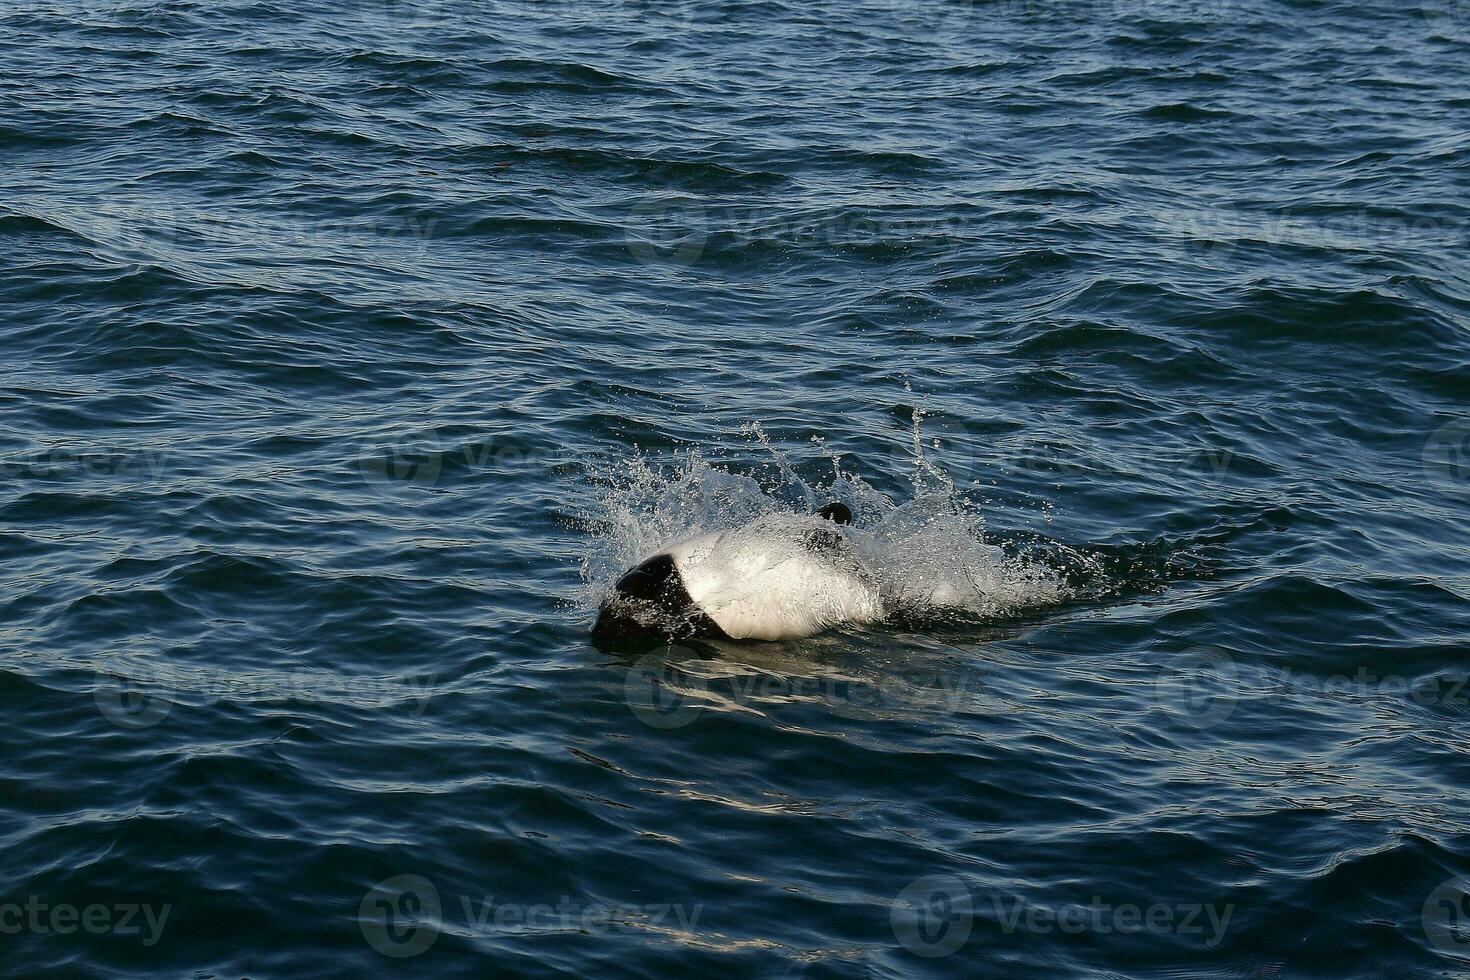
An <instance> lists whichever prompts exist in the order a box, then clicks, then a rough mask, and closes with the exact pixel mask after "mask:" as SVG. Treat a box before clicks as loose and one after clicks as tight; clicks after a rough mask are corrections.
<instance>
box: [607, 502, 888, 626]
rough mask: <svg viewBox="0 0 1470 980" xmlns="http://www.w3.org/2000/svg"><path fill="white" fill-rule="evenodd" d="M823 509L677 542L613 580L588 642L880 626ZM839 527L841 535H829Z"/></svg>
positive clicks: (837, 512)
mask: <svg viewBox="0 0 1470 980" xmlns="http://www.w3.org/2000/svg"><path fill="white" fill-rule="evenodd" d="M851 522H852V511H851V510H849V509H848V508H847V506H846V505H844V504H840V503H831V504H828V505H827V506H826V507H823V508H822V509H821V510H819V511H818V512H817V513H816V515H814V516H812V517H808V518H791V517H771V518H763V519H759V520H756V521H753V522H751V523H750V524H746V525H744V526H742V527H738V528H734V529H732V530H728V531H718V532H713V533H709V534H701V535H698V536H696V537H692V538H687V539H685V540H682V541H677V542H675V543H673V544H671V545H668V546H667V547H664V548H662V549H660V550H659V551H658V552H657V553H655V554H653V555H651V556H650V557H648V558H646V559H644V560H643V561H642V562H640V563H639V564H638V565H637V566H635V567H634V568H633V569H632V570H631V571H629V572H627V573H626V574H625V575H623V577H622V578H620V579H618V581H617V584H616V585H615V586H613V590H612V593H611V594H610V595H609V596H608V597H607V600H606V601H605V602H603V604H602V608H601V609H600V610H599V611H598V615H597V622H596V624H595V625H594V626H593V627H592V638H593V640H594V641H596V642H599V643H611V642H616V641H618V640H625V639H630V638H634V637H639V636H647V635H650V634H653V635H661V636H665V637H668V638H671V639H686V638H690V639H726V640H783V639H792V638H795V637H802V636H810V635H812V634H813V633H817V632H820V631H821V630H824V629H827V628H829V627H832V626H837V625H842V624H854V625H862V624H866V623H873V622H876V621H878V620H880V619H882V618H883V602H882V597H881V595H880V593H879V589H878V584H877V582H876V580H875V579H874V577H873V576H872V574H871V573H870V572H869V570H868V568H867V566H866V564H865V562H864V561H863V559H862V556H861V554H860V552H859V551H858V549H857V547H856V546H855V545H854V544H853V542H852V540H851V539H850V538H849V537H848V536H847V534H846V533H844V531H843V530H840V529H839V527H840V526H841V525H847V524H850V523H851ZM834 525H838V526H839V527H834Z"/></svg>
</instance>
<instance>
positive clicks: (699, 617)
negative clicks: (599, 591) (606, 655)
mask: <svg viewBox="0 0 1470 980" xmlns="http://www.w3.org/2000/svg"><path fill="white" fill-rule="evenodd" d="M649 634H656V635H663V636H668V637H671V638H673V639H684V638H689V637H699V638H708V639H729V637H728V636H726V635H725V631H724V630H722V629H720V628H719V626H717V625H715V621H714V620H713V619H710V618H709V616H707V615H705V613H704V610H702V609H700V608H699V607H698V606H696V605H695V604H694V600H693V599H692V598H690V596H689V590H688V589H687V588H685V587H684V580H683V579H682V578H680V577H679V569H678V568H677V567H676V566H675V565H674V558H673V556H672V555H667V554H660V555H654V556H653V557H652V558H649V559H648V560H647V561H645V562H643V563H642V564H640V565H638V566H637V567H636V568H634V569H632V570H631V571H629V572H628V573H627V574H626V575H624V576H623V577H622V578H620V579H618V582H617V584H616V585H614V586H613V591H612V595H610V596H608V597H607V600H606V601H605V602H603V604H602V608H601V609H599V610H598V611H597V622H596V623H595V624H594V625H593V627H592V641H593V642H594V643H597V644H601V645H606V644H612V643H618V642H620V641H624V640H632V639H639V638H642V637H645V636H647V635H649Z"/></svg>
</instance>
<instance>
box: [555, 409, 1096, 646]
mask: <svg viewBox="0 0 1470 980" xmlns="http://www.w3.org/2000/svg"><path fill="white" fill-rule="evenodd" d="M923 418H924V416H923V413H922V412H920V411H918V410H915V412H914V421H913V432H912V438H911V439H910V441H909V452H910V454H911V459H910V460H909V461H908V463H909V465H908V466H907V471H908V484H909V486H908V490H909V494H908V499H906V500H898V501H896V500H894V499H893V498H891V497H890V496H889V495H887V494H885V493H883V492H881V491H879V490H877V489H876V488H874V487H873V486H872V485H871V484H869V483H868V482H867V481H865V480H864V479H863V478H862V477H861V476H859V475H858V474H857V473H856V472H854V471H851V470H849V469H845V468H844V467H843V465H842V461H841V459H840V457H839V456H837V455H836V454H833V453H830V452H828V451H827V450H826V448H825V445H824V443H823V441H822V440H821V439H820V437H816V438H814V439H813V443H814V448H815V453H816V454H817V455H818V458H819V459H823V458H824V462H819V463H818V464H817V466H815V467H814V466H812V465H810V461H808V460H802V461H800V462H801V464H802V465H801V467H800V468H801V469H803V470H808V471H812V470H816V469H825V470H826V472H825V473H824V474H823V475H822V476H820V477H804V476H802V475H801V473H799V472H798V461H796V460H794V459H793V458H792V455H791V454H790V453H788V452H786V451H783V450H782V449H780V448H778V447H777V446H775V445H774V444H773V443H772V441H771V439H770V437H769V436H768V435H767V434H766V432H765V431H764V429H762V427H761V426H760V425H759V424H756V423H751V424H749V425H747V426H746V427H745V429H744V430H743V434H744V435H745V436H746V437H747V438H748V439H750V440H751V441H752V442H753V443H754V444H755V446H756V447H758V451H759V453H760V454H761V455H764V456H765V457H766V458H767V459H768V461H769V465H767V466H764V467H757V468H753V469H754V470H755V472H754V473H747V472H741V471H739V470H738V469H737V468H736V467H734V466H733V465H730V464H725V463H720V462H717V461H712V460H710V459H708V458H706V456H705V455H704V454H703V453H701V452H700V451H699V450H697V449H695V450H688V451H686V452H685V453H683V454H681V455H679V456H676V457H665V458H663V459H657V458H653V457H650V456H648V455H647V454H644V453H634V454H632V455H631V456H629V457H627V458H623V459H618V460H613V461H610V462H606V463H603V464H601V465H594V466H593V467H591V478H592V484H593V487H594V497H595V501H596V503H595V506H594V512H593V514H592V515H590V517H589V518H588V519H586V520H584V521H582V522H580V523H581V525H582V528H583V530H585V531H586V532H587V542H586V546H585V550H584V555H583V560H582V588H581V590H580V593H579V595H578V596H577V597H576V603H575V604H576V605H578V606H579V607H582V608H585V609H591V608H594V607H596V606H597V605H598V604H599V603H600V602H601V601H602V599H603V598H605V596H606V595H607V593H608V591H609V589H610V588H611V586H612V583H613V582H615V581H616V580H617V578H618V576H620V575H621V574H622V573H623V572H624V571H626V570H627V569H628V568H630V567H631V566H633V565H635V564H637V563H638V562H639V561H641V560H642V559H644V558H646V557H647V556H649V555H650V554H653V553H654V552H656V551H658V550H659V549H660V548H662V547H665V546H667V545H669V544H671V543H672V542H675V541H679V540H682V539H685V538H690V537H693V536H695V535H699V534H704V533H707V532H712V531H726V530H730V529H732V528H736V527H743V526H745V525H748V524H751V523H752V522H754V521H760V523H761V525H762V526H763V527H774V528H778V529H779V528H782V527H785V528H788V529H789V530H790V531H791V532H792V534H793V535H797V534H802V533H805V532H806V531H808V530H809V529H810V522H811V514H812V512H813V511H814V510H816V508H817V507H819V506H821V505H822V504H825V503H827V502H829V501H834V500H839V501H842V502H843V503H845V504H847V505H848V506H849V507H850V508H852V511H853V514H854V515H855V518H854V522H853V525H852V526H851V527H850V528H849V529H847V532H848V533H849V535H850V537H851V538H852V540H853V542H854V544H856V545H857V549H858V552H859V554H860V555H861V556H862V559H863V561H864V562H865V564H866V566H867V571H868V573H869V574H871V575H872V576H873V577H874V578H875V579H876V581H877V582H878V583H879V586H880V589H881V592H882V595H883V605H884V610H885V614H886V617H887V618H889V619H892V620H901V621H904V622H909V623H913V622H933V621H945V620H964V619H985V618H992V617H996V616H1002V615H1006V614H1010V613H1015V612H1018V611H1020V610H1023V609H1026V608H1029V607H1035V606H1043V605H1051V604H1055V603H1058V602H1061V601H1063V600H1065V599H1067V598H1070V596H1071V592H1070V589H1069V587H1068V585H1067V583H1066V581H1065V579H1064V576H1063V575H1062V574H1061V572H1060V571H1059V570H1058V568H1056V567H1054V565H1053V564H1052V563H1050V562H1048V561H1047V560H1046V556H1045V555H1044V554H1042V553H1040V552H1039V551H1038V549H1036V548H1035V547H1034V545H1032V546H1016V545H1015V544H1014V543H1010V542H1005V541H998V540H992V538H991V537H990V536H989V535H988V534H987V529H986V524H985V518H984V516H983V515H982V513H981V510H980V507H979V505H978V504H977V503H976V502H975V501H973V500H971V499H970V498H969V497H967V496H966V495H965V494H964V493H963V492H961V491H960V490H958V489H957V488H956V485H955V481H954V480H953V479H951V478H950V476H949V475H948V474H947V473H946V472H945V471H944V469H943V467H942V466H940V464H939V463H938V462H937V460H936V459H935V458H933V456H932V455H931V454H930V452H929V451H928V449H927V446H926V443H925V440H924V438H923V436H922V433H921V431H920V429H921V426H922V422H923Z"/></svg>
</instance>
